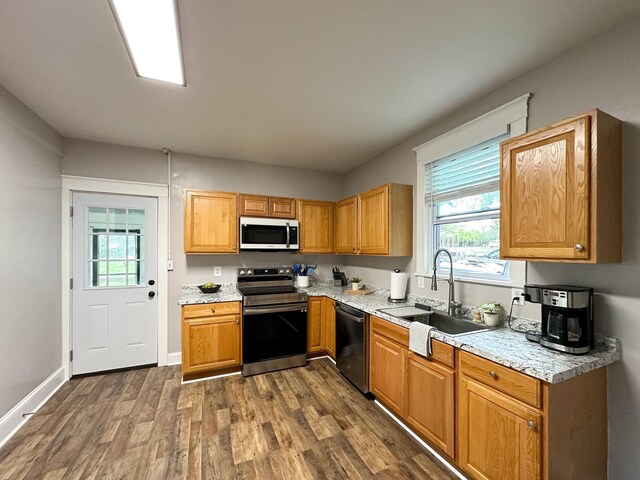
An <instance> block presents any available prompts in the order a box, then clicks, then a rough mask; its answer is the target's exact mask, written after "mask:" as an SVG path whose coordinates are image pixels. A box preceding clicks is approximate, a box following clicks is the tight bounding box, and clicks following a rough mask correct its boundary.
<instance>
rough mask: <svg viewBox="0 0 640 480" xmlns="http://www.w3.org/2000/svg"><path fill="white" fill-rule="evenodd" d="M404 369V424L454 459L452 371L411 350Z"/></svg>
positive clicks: (453, 385) (453, 379)
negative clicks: (405, 391) (405, 369)
mask: <svg viewBox="0 0 640 480" xmlns="http://www.w3.org/2000/svg"><path fill="white" fill-rule="evenodd" d="M407 369H408V372H407V399H406V422H407V424H408V425H409V426H410V427H411V428H412V429H413V430H415V431H416V432H417V433H419V434H420V435H421V436H422V437H424V438H426V439H427V440H430V441H431V443H433V444H434V445H435V446H437V447H438V448H439V449H440V450H442V451H443V452H444V453H446V454H447V455H449V457H451V458H454V456H455V455H454V454H455V441H454V438H455V436H454V433H455V432H454V427H455V425H454V418H455V397H454V388H455V384H454V381H455V373H454V370H453V369H451V368H447V367H445V366H443V365H439V364H438V363H436V362H434V361H431V360H428V359H426V358H424V357H421V356H420V355H416V354H415V353H413V352H409V357H408V362H407Z"/></svg>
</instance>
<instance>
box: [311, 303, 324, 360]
mask: <svg viewBox="0 0 640 480" xmlns="http://www.w3.org/2000/svg"><path fill="white" fill-rule="evenodd" d="M322 351H324V345H323V344H322V297H311V298H309V300H308V302H307V353H319V352H322Z"/></svg>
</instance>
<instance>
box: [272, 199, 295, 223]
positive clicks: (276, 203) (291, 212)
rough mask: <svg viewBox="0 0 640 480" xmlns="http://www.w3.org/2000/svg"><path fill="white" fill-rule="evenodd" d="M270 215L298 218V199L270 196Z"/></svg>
mask: <svg viewBox="0 0 640 480" xmlns="http://www.w3.org/2000/svg"><path fill="white" fill-rule="evenodd" d="M269 216H270V217H273V218H296V201H295V200H294V199H293V198H281V197H269Z"/></svg>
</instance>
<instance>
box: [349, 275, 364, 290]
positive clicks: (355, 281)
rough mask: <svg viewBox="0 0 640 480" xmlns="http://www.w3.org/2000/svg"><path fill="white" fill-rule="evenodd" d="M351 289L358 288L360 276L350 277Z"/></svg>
mask: <svg viewBox="0 0 640 480" xmlns="http://www.w3.org/2000/svg"><path fill="white" fill-rule="evenodd" d="M350 281H351V289H352V290H360V287H361V284H360V282H362V279H361V278H360V277H351V280H350Z"/></svg>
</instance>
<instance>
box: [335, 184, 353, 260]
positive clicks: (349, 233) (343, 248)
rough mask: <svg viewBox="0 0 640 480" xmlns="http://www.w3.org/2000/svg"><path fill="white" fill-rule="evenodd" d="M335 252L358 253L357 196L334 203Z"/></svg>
mask: <svg viewBox="0 0 640 480" xmlns="http://www.w3.org/2000/svg"><path fill="white" fill-rule="evenodd" d="M336 252H337V253H352V254H353V253H358V197H357V196H353V197H349V198H345V199H344V200H341V201H339V202H338V203H336Z"/></svg>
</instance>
